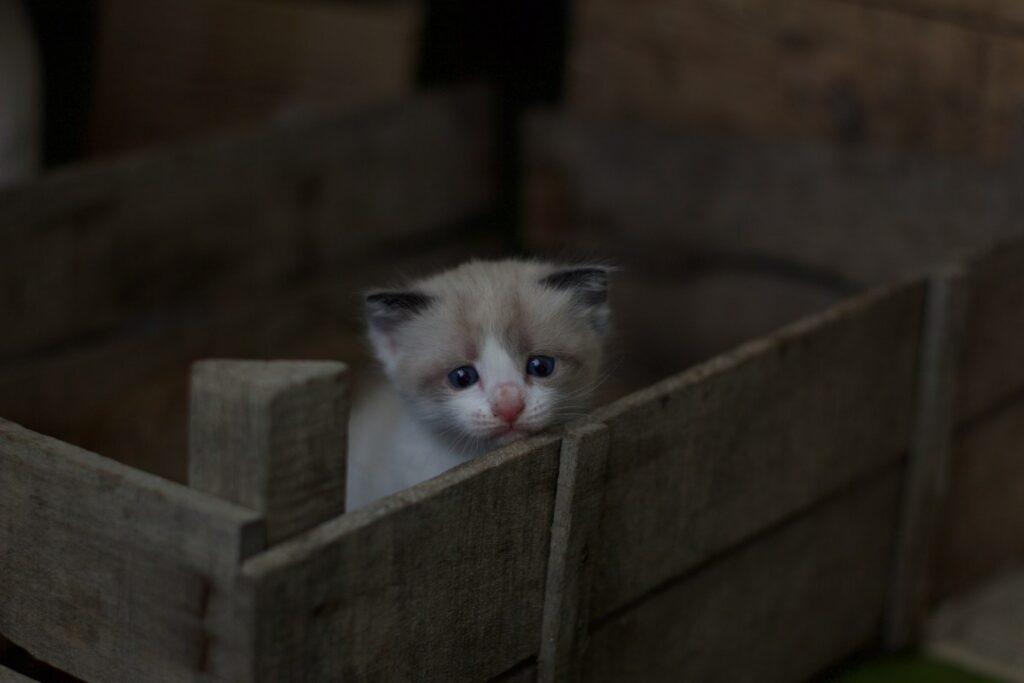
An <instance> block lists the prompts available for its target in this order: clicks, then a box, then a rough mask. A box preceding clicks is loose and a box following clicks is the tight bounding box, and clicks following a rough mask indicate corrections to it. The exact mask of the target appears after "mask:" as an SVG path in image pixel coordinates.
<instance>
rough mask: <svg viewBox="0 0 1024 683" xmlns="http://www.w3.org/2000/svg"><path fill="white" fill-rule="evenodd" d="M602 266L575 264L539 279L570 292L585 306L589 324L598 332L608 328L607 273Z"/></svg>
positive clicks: (542, 282)
mask: <svg viewBox="0 0 1024 683" xmlns="http://www.w3.org/2000/svg"><path fill="white" fill-rule="evenodd" d="M609 271H610V269H609V268H606V267H604V266H577V267H575V268H566V269H564V270H558V271H555V272H554V273H551V274H550V275H547V276H545V277H544V278H542V279H541V281H540V283H541V284H542V285H544V286H545V287H551V288H552V289H562V290H568V291H570V292H572V295H573V298H574V299H575V300H576V301H577V302H578V303H579V304H580V305H582V306H585V307H586V308H587V312H588V314H589V315H590V319H591V324H593V326H594V329H596V330H597V331H598V332H604V331H605V330H606V329H607V328H608V315H609V312H608V273H609Z"/></svg>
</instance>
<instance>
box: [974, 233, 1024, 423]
mask: <svg viewBox="0 0 1024 683" xmlns="http://www.w3.org/2000/svg"><path fill="white" fill-rule="evenodd" d="M969 272H970V281H969V285H968V286H969V289H970V300H969V303H968V318H967V327H966V333H967V336H966V338H965V339H964V353H963V361H962V364H961V367H960V377H959V386H960V392H959V401H958V407H957V413H958V416H959V418H960V419H961V420H963V419H972V418H977V417H978V416H981V415H983V414H985V413H986V412H987V411H991V410H994V409H998V405H999V404H1000V403H1002V402H1005V401H1007V400H1012V399H1013V398H1014V397H1016V396H1019V395H1021V394H1022V393H1024V344H1022V343H1021V339H1022V338H1024V239H1019V240H1016V241H1010V242H1007V243H1004V244H999V245H997V246H996V247H994V248H993V249H992V250H991V251H988V252H987V253H984V254H982V255H980V256H978V257H977V258H975V259H973V260H972V261H971V262H970V264H969Z"/></svg>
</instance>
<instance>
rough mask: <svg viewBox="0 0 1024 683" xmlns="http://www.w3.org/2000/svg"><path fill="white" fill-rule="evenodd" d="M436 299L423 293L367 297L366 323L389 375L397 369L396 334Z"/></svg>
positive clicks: (378, 356)
mask: <svg viewBox="0 0 1024 683" xmlns="http://www.w3.org/2000/svg"><path fill="white" fill-rule="evenodd" d="M433 301H434V300H433V298H432V297H430V296H428V295H426V294H422V293H420V292H412V291H408V292H403V291H398V292H380V291H378V292H370V293H369V294H367V295H366V299H365V306H366V321H367V324H368V326H369V333H370V342H371V343H372V344H373V350H374V352H375V353H376V354H377V358H379V359H380V361H381V362H382V363H383V364H384V366H385V368H386V369H387V371H388V372H391V370H392V369H393V367H394V364H395V361H396V357H395V334H396V333H397V331H398V329H399V328H400V327H401V326H402V325H403V324H404V323H406V322H408V321H409V320H411V319H412V318H413V317H415V316H416V315H419V314H420V313H422V312H423V311H424V310H425V309H427V308H428V307H429V306H430V304H431V303H433Z"/></svg>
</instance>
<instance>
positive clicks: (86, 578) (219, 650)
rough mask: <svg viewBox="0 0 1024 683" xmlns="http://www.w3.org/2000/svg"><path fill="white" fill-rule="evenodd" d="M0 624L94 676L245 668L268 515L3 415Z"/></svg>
mask: <svg viewBox="0 0 1024 683" xmlns="http://www.w3.org/2000/svg"><path fill="white" fill-rule="evenodd" d="M0 519H3V520H4V523H3V524H2V525H0V547H3V548H5V552H4V553H3V554H2V555H0V575H2V576H3V577H4V580H3V581H2V582H0V633H3V634H4V635H5V636H7V637H8V638H10V639H11V640H12V641H13V642H15V643H16V644H17V645H19V646H21V647H22V648H24V649H25V650H27V651H28V652H29V653H31V654H32V655H33V656H35V657H37V658H39V659H41V660H43V661H44V662H46V663H48V664H51V665H53V666H55V667H57V668H59V669H61V670H63V671H66V672H68V673H71V674H73V675H75V676H78V677H81V678H84V679H87V680H90V681H123V680H151V681H183V680H220V679H223V678H226V679H236V678H237V677H238V676H239V675H240V674H241V673H242V672H244V671H245V669H246V667H247V666H248V658H249V657H250V655H251V652H250V649H249V648H250V645H251V643H250V640H249V633H250V632H249V631H248V630H247V628H248V625H247V624H246V623H245V622H244V621H243V620H242V619H241V616H240V615H241V614H242V613H241V612H239V611H237V610H236V609H234V605H235V604H236V602H235V600H234V599H233V598H232V596H231V592H232V590H233V584H234V578H235V576H236V574H237V571H238V567H239V566H240V565H241V562H242V560H243V559H244V558H245V557H247V556H249V555H252V554H253V553H255V552H256V551H258V550H260V549H261V548H262V547H263V546H264V543H265V529H264V526H263V522H262V520H261V519H260V518H259V516H258V515H257V514H256V513H255V512H252V511H250V510H246V509H244V508H240V507H237V506H233V505H230V504H228V503H225V502H223V501H220V500H218V499H216V498H213V497H210V496H207V495H204V494H201V493H199V492H196V491H192V490H190V489H187V488H185V487H183V486H179V485H177V484H174V483H171V482H167V481H164V480H162V479H160V478H158V477H154V476H151V475H147V474H144V473H141V472H138V471H136V470H133V469H131V468H128V467H125V466H123V465H120V464H118V463H116V462H113V461H111V460H108V459H106V458H103V457H101V456H98V455H95V454H92V453H89V452H87V451H83V450H81V449H79V448H76V447H74V446H71V445H69V444H65V443H62V442H60V441H57V440H55V439H51V438H49V437H45V436H42V435H39V434H36V433H34V432H30V431H28V430H26V429H23V428H21V427H19V426H17V425H15V424H13V423H10V422H7V421H0Z"/></svg>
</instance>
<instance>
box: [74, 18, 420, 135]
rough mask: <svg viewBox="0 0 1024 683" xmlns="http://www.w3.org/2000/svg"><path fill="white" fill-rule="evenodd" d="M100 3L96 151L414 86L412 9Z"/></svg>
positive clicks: (94, 122)
mask: <svg viewBox="0 0 1024 683" xmlns="http://www.w3.org/2000/svg"><path fill="white" fill-rule="evenodd" d="M97 5H98V8H97V12H96V14H97V24H98V26H97V29H96V35H97V44H96V48H95V63H96V68H95V71H94V73H93V78H94V88H95V90H94V95H93V112H92V114H93V115H92V117H91V118H92V122H91V123H92V135H91V140H90V142H91V143H92V146H93V148H94V149H95V150H97V151H99V152H103V153H106V152H108V151H109V150H111V149H121V148H124V147H130V146H134V145H138V144H147V143H148V144H151V143H152V142H154V141H165V140H174V139H180V138H181V137H182V136H185V135H195V134H197V133H201V132H203V131H205V130H208V129H211V128H222V127H225V126H231V125H238V124H239V123H246V122H249V121H252V120H256V119H259V118H262V117H265V116H268V115H275V114H287V113H288V112H289V111H290V110H291V111H293V110H295V109H296V108H299V107H303V106H307V107H308V106H310V105H312V104H316V103H334V104H338V103H341V104H344V105H347V106H352V105H357V104H359V103H365V102H372V101H379V100H380V99H381V98H390V97H395V96H398V95H402V94H407V93H409V92H411V91H412V90H413V87H414V80H415V65H416V56H417V47H418V43H417V37H418V33H419V27H420V23H421V21H422V14H423V5H422V3H420V2H415V1H400V2H375V3H348V2H326V3H324V2H316V3H296V2H277V3H274V2H249V1H245V0H241V1H240V0H150V2H145V3H138V2H132V1H131V0H102V1H101V2H98V3H97ZM126 55H131V58H130V59H126V58H125V56H126Z"/></svg>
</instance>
